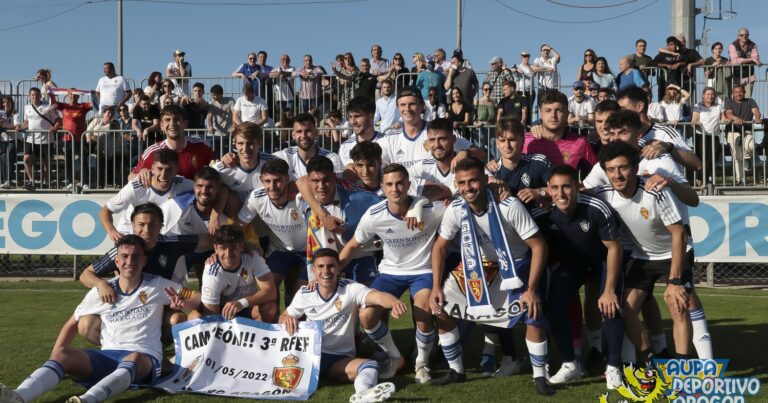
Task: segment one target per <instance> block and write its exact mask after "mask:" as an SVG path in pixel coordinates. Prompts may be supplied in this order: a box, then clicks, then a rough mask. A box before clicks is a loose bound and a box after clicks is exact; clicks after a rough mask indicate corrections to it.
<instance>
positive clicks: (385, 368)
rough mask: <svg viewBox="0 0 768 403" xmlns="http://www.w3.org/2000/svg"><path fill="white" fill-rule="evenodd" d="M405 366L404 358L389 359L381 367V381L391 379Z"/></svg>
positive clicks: (382, 362)
mask: <svg viewBox="0 0 768 403" xmlns="http://www.w3.org/2000/svg"><path fill="white" fill-rule="evenodd" d="M403 364H405V358H403V357H387V358H385V359H384V360H383V361H381V364H380V365H379V379H389V378H392V377H393V376H395V373H397V370H398V369H400V368H401V367H402V366H403Z"/></svg>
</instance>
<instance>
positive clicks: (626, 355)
mask: <svg viewBox="0 0 768 403" xmlns="http://www.w3.org/2000/svg"><path fill="white" fill-rule="evenodd" d="M621 361H623V362H629V363H632V364H635V363H637V352H635V343H632V340H631V339H630V338H629V336H627V334H626V333H625V334H624V341H622V342H621Z"/></svg>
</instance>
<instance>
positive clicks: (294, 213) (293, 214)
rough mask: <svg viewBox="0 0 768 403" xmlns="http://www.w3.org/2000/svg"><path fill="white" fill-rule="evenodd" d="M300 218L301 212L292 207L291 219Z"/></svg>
mask: <svg viewBox="0 0 768 403" xmlns="http://www.w3.org/2000/svg"><path fill="white" fill-rule="evenodd" d="M298 219H299V212H298V211H296V209H291V220H293V221H296V220H298Z"/></svg>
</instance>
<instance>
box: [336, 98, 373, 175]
mask: <svg viewBox="0 0 768 403" xmlns="http://www.w3.org/2000/svg"><path fill="white" fill-rule="evenodd" d="M375 113H376V104H375V103H374V102H373V100H371V99H370V98H368V97H354V98H352V99H351V100H350V101H349V103H348V104H347V122H348V123H349V126H350V127H351V128H352V134H351V135H350V136H349V138H348V139H347V140H344V141H342V142H341V144H340V145H339V158H340V159H341V165H342V166H343V167H344V168H349V165H350V164H352V157H351V155H350V151H352V148H353V147H354V146H356V145H358V144H359V143H364V142H366V141H374V142H378V141H379V140H380V139H382V138H383V137H384V133H379V132H377V131H375V130H374V128H373V115H374V114H375Z"/></svg>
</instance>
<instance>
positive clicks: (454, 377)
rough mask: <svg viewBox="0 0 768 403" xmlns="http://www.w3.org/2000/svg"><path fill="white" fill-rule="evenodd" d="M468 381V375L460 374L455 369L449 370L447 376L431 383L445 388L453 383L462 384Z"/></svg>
mask: <svg viewBox="0 0 768 403" xmlns="http://www.w3.org/2000/svg"><path fill="white" fill-rule="evenodd" d="M466 380H467V375H465V374H460V373H458V372H456V371H454V370H453V369H449V370H448V372H446V374H445V375H443V376H441V377H439V378H435V379H433V380H432V381H430V382H429V384H430V385H432V386H443V385H448V384H451V383H462V382H464V381H466Z"/></svg>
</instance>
